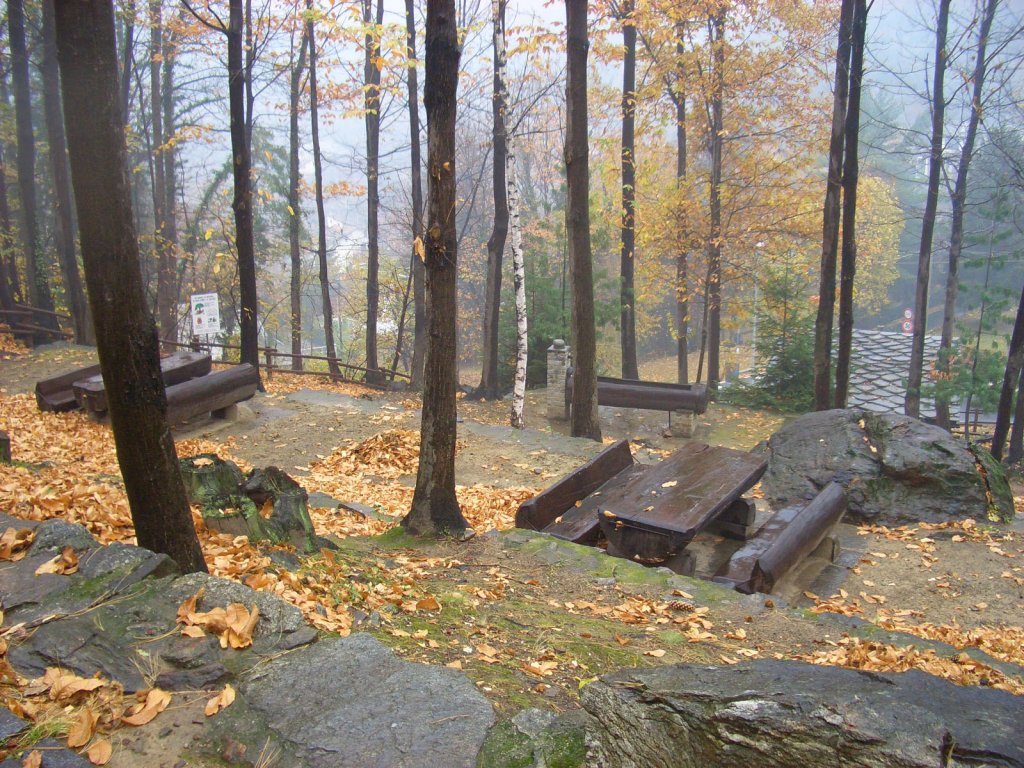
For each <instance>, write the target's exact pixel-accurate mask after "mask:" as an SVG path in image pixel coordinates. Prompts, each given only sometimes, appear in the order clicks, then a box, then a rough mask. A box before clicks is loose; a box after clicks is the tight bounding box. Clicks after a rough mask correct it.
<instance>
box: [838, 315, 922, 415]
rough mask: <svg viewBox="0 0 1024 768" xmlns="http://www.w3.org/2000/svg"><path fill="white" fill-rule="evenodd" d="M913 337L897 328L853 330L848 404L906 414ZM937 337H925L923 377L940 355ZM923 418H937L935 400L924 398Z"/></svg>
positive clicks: (865, 408)
mask: <svg viewBox="0 0 1024 768" xmlns="http://www.w3.org/2000/svg"><path fill="white" fill-rule="evenodd" d="M912 339H913V336H911V335H909V334H903V333H898V332H896V331H866V330H860V329H856V328H855V329H854V331H853V344H852V347H851V350H850V391H849V395H848V397H847V405H849V407H850V408H863V409H864V410H866V411H875V412H876V413H903V400H904V398H905V397H906V394H907V376H908V371H909V370H910V348H911V341H912ZM939 342H940V338H939V337H938V336H925V337H924V376H925V380H927V378H928V372H929V371H930V370H932V368H933V367H934V365H935V361H936V360H937V359H938V355H939ZM921 418H922V419H926V420H930V419H934V418H935V402H934V400H932V399H931V398H926V397H922V398H921Z"/></svg>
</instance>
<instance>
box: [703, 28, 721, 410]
mask: <svg viewBox="0 0 1024 768" xmlns="http://www.w3.org/2000/svg"><path fill="white" fill-rule="evenodd" d="M711 31H712V33H713V34H712V48H713V54H712V55H713V60H714V65H713V69H712V72H713V90H712V94H711V136H710V140H711V190H710V193H709V198H710V208H711V236H710V238H709V239H708V285H707V297H708V298H707V309H708V319H707V323H706V327H707V348H708V349H707V354H708V389H709V390H711V391H712V392H714V391H716V390H717V389H718V376H719V369H720V365H719V362H718V357H719V352H720V350H721V347H722V140H723V136H722V131H723V126H722V102H723V100H724V98H725V10H724V9H719V10H717V11H716V12H715V13H714V14H713V15H712V17H711Z"/></svg>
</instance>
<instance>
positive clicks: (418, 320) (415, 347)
mask: <svg viewBox="0 0 1024 768" xmlns="http://www.w3.org/2000/svg"><path fill="white" fill-rule="evenodd" d="M405 39H406V46H407V58H408V60H409V61H410V62H412V63H411V64H410V66H409V72H408V81H407V82H408V93H409V95H408V99H409V160H410V164H411V166H412V169H411V173H410V177H409V183H410V185H411V186H412V241H413V247H412V264H413V268H412V296H413V324H414V325H415V331H414V334H415V335H414V336H413V343H412V371H411V374H412V387H413V389H420V388H421V387H422V386H423V358H424V355H425V354H426V349H427V311H426V301H425V297H424V268H423V259H421V258H420V255H419V253H417V249H416V243H417V241H419V242H420V243H422V242H423V181H422V174H421V164H422V161H421V159H420V108H419V98H420V94H419V82H418V80H419V77H418V75H417V71H416V63H415V62H416V9H415V6H414V0H405Z"/></svg>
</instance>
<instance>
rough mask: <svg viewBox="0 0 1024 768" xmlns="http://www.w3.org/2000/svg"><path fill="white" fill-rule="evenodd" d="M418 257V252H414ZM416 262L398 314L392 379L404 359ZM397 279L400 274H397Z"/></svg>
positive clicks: (392, 360) (410, 273)
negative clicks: (406, 322) (407, 320)
mask: <svg viewBox="0 0 1024 768" xmlns="http://www.w3.org/2000/svg"><path fill="white" fill-rule="evenodd" d="M413 259H416V254H415V253H414V254H413ZM415 266H416V265H415V264H414V263H410V264H409V274H408V275H407V276H406V279H405V291H403V293H402V311H401V312H400V313H399V315H398V331H397V332H396V333H395V356H394V357H393V358H391V380H392V381H394V380H395V372H396V371H398V363H399V361H400V360H401V359H402V342H403V341H404V339H405V319H406V317H408V314H409V299H410V297H411V294H412V275H413V270H414V268H415ZM395 278H396V280H397V278H398V275H397V274H396V275H395Z"/></svg>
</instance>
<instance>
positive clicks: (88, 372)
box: [36, 364, 100, 413]
mask: <svg viewBox="0 0 1024 768" xmlns="http://www.w3.org/2000/svg"><path fill="white" fill-rule="evenodd" d="M99 372H100V366H99V364H97V365H90V366H87V367H85V368H78V369H77V370H74V371H69V372H68V373H62V374H60V375H59V376H53V377H51V378H49V379H42V380H40V381H37V382H36V405H38V406H39V410H40V411H52V412H54V413H63V412H64V411H73V410H75V409H76V408H78V401H77V400H76V399H75V393H74V391H73V390H72V388H71V386H72V385H73V384H74V383H75V382H76V381H80V380H81V379H87V378H89V377H91V376H98V375H99Z"/></svg>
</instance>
